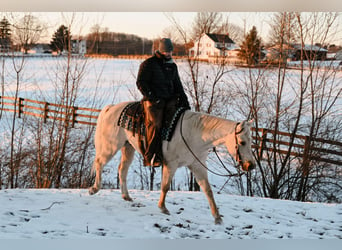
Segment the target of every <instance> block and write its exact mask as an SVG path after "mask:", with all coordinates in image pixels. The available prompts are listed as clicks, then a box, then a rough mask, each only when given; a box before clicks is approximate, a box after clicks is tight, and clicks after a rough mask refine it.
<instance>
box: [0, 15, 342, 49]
mask: <svg viewBox="0 0 342 250" xmlns="http://www.w3.org/2000/svg"><path fill="white" fill-rule="evenodd" d="M171 13H172V15H173V16H174V17H175V19H176V20H177V22H178V23H179V24H181V26H182V27H183V28H184V29H186V30H189V29H190V27H191V25H192V23H193V20H194V18H195V16H196V13H197V12H168V14H171ZM273 13H274V12H273ZM273 13H272V12H222V14H223V15H224V17H228V20H229V22H230V23H233V24H235V25H238V26H240V27H241V28H242V29H244V28H245V29H246V32H248V31H249V30H250V29H251V28H252V26H253V25H254V26H256V28H257V31H258V34H259V35H260V36H261V37H262V39H263V41H264V42H267V40H268V36H269V23H270V17H271V16H272V14H273ZM0 14H2V15H3V16H4V15H5V16H8V17H9V18H8V19H9V21H10V22H11V23H13V22H15V21H14V20H16V21H18V20H19V19H20V18H21V17H23V16H24V15H25V14H28V13H27V12H26V13H25V12H11V13H0ZM30 14H32V15H34V16H35V17H37V18H39V19H40V20H41V21H42V22H43V23H44V24H45V25H46V26H47V27H48V31H47V33H46V34H45V36H44V37H42V38H41V41H40V42H46V43H49V42H50V41H51V38H52V34H53V33H54V32H55V31H56V30H57V29H58V27H59V26H60V25H62V24H64V25H66V26H69V25H70V24H71V33H72V34H73V35H79V34H80V35H86V34H88V33H90V29H91V27H93V26H94V25H95V24H99V25H100V27H102V28H108V30H109V31H111V32H122V33H127V34H134V35H138V36H140V37H144V38H148V39H155V38H159V37H161V36H163V33H164V31H165V29H167V28H169V27H170V26H172V23H171V21H170V20H169V19H168V17H167V13H166V12H31V13H30ZM341 18H342V16H341V15H340V18H339V20H338V22H339V23H342V22H341ZM340 27H342V25H340ZM340 30H341V29H340ZM338 37H342V35H341V31H340V34H339V35H338ZM333 42H334V43H335V44H340V45H342V40H341V39H337V40H336V41H333Z"/></svg>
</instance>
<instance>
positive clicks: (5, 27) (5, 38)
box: [0, 17, 11, 50]
mask: <svg viewBox="0 0 342 250" xmlns="http://www.w3.org/2000/svg"><path fill="white" fill-rule="evenodd" d="M10 26H11V24H10V23H9V22H8V20H7V19H6V18H5V17H4V18H3V19H2V20H1V21H0V50H1V49H9V48H10V45H11V28H10Z"/></svg>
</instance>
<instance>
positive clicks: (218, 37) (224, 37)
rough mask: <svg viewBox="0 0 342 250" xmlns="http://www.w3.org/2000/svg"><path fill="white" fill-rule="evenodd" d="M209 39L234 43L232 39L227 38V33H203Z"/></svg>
mask: <svg viewBox="0 0 342 250" xmlns="http://www.w3.org/2000/svg"><path fill="white" fill-rule="evenodd" d="M205 34H206V35H207V36H208V37H209V38H210V39H211V40H213V41H214V42H216V43H234V41H233V40H232V39H230V38H229V36H228V35H223V34H213V33H205Z"/></svg>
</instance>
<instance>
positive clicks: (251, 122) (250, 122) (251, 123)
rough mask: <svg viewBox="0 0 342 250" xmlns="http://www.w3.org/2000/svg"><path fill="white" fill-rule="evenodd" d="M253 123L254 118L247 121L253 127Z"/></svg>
mask: <svg viewBox="0 0 342 250" xmlns="http://www.w3.org/2000/svg"><path fill="white" fill-rule="evenodd" d="M253 123H254V119H252V120H250V121H248V122H247V124H248V126H250V127H252V125H253Z"/></svg>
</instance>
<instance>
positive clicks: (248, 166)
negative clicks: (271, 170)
mask: <svg viewBox="0 0 342 250" xmlns="http://www.w3.org/2000/svg"><path fill="white" fill-rule="evenodd" d="M254 168H255V163H254V162H251V161H245V162H244V163H243V164H242V169H243V170H244V171H251V170H252V169H254Z"/></svg>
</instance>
